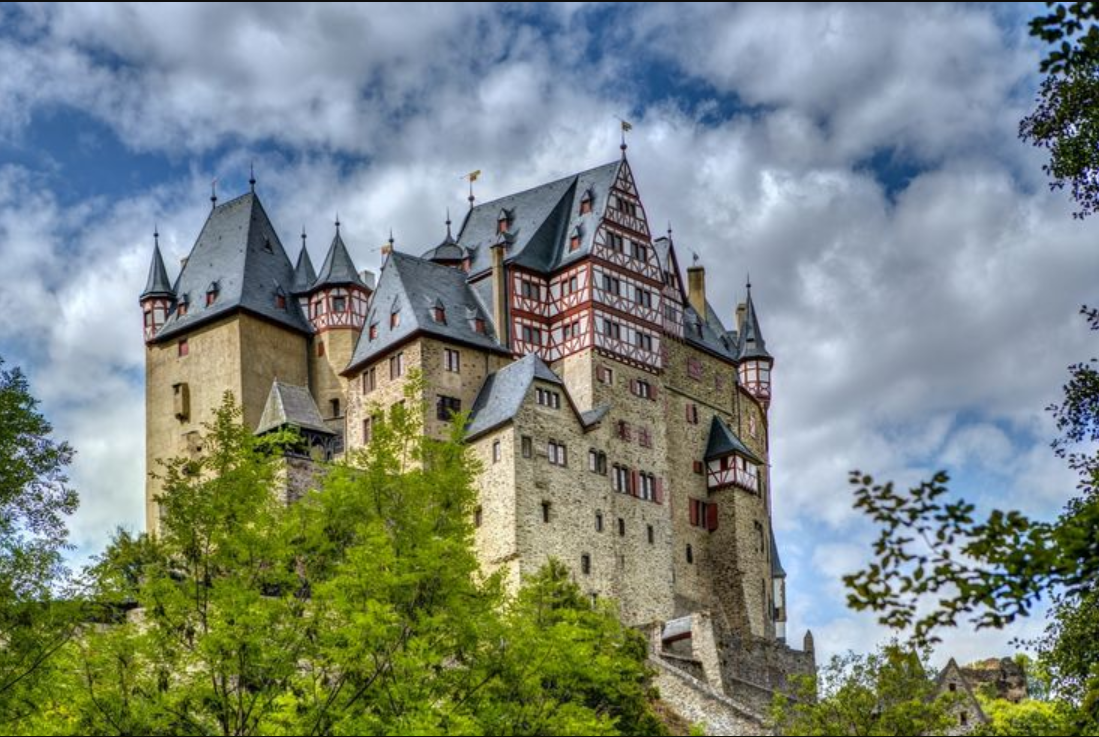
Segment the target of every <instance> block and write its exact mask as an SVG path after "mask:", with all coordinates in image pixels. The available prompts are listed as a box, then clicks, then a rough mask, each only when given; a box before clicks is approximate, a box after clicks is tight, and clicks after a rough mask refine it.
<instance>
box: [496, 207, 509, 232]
mask: <svg viewBox="0 0 1099 737" xmlns="http://www.w3.org/2000/svg"><path fill="white" fill-rule="evenodd" d="M510 223H511V213H510V212H508V211H507V210H500V214H499V216H497V218H496V232H497V233H506V232H508V225H509V224H510Z"/></svg>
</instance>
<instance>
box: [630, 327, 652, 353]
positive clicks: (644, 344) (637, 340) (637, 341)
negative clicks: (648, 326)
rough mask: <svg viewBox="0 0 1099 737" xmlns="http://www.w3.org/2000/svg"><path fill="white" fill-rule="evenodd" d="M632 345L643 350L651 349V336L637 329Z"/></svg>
mask: <svg viewBox="0 0 1099 737" xmlns="http://www.w3.org/2000/svg"><path fill="white" fill-rule="evenodd" d="M633 342H634V345H636V346H637V347H638V348H640V349H641V350H643V351H651V350H652V349H653V336H651V335H649V334H648V333H643V332H641V331H640V330H638V331H637V332H636V333H634V341H633Z"/></svg>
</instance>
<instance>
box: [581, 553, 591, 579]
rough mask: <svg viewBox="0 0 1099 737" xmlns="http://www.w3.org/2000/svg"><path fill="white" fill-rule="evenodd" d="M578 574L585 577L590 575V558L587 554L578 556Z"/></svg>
mask: <svg viewBox="0 0 1099 737" xmlns="http://www.w3.org/2000/svg"><path fill="white" fill-rule="evenodd" d="M580 572H581V573H583V574H584V575H585V576H587V575H588V574H590V573H591V556H590V555H588V554H587V553H584V554H583V555H581V556H580Z"/></svg>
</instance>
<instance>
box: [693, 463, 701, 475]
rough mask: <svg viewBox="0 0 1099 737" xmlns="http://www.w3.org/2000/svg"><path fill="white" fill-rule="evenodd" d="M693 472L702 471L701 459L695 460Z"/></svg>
mask: <svg viewBox="0 0 1099 737" xmlns="http://www.w3.org/2000/svg"><path fill="white" fill-rule="evenodd" d="M694 469H695V473H702V461H695V465H694Z"/></svg>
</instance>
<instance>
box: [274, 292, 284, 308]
mask: <svg viewBox="0 0 1099 737" xmlns="http://www.w3.org/2000/svg"><path fill="white" fill-rule="evenodd" d="M275 308H276V309H279V310H285V309H286V292H284V291H282V287H279V289H278V291H276V292H275Z"/></svg>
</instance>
